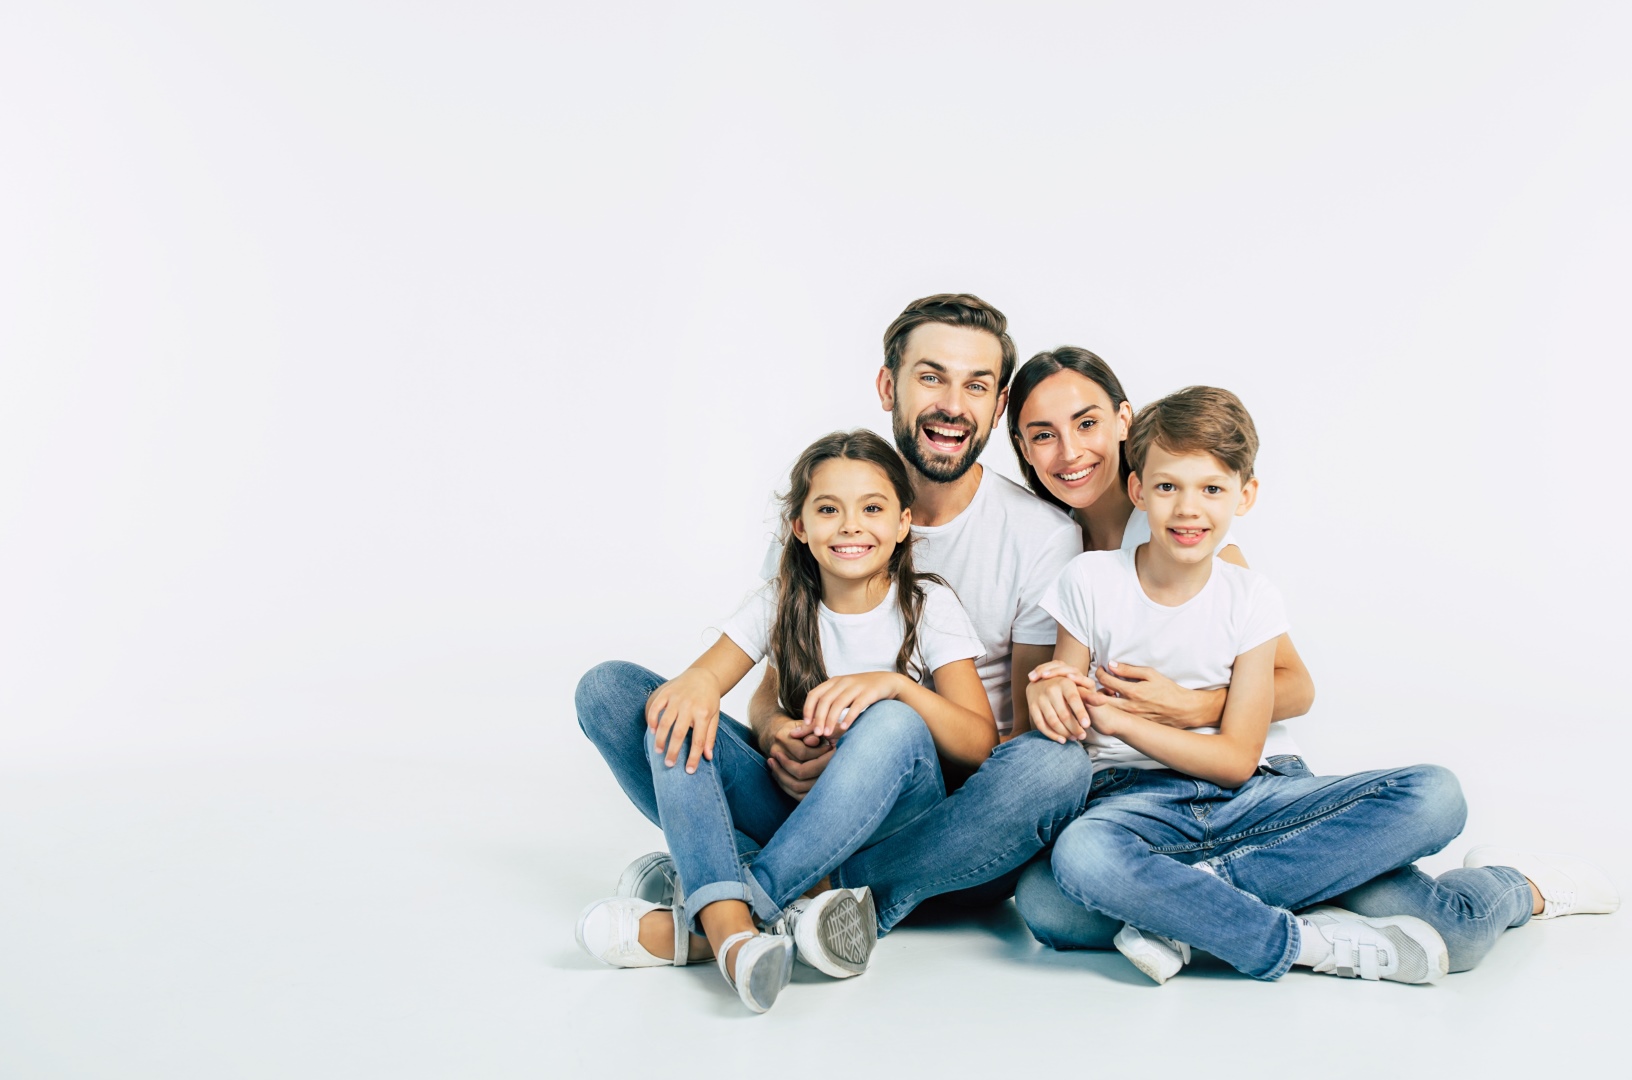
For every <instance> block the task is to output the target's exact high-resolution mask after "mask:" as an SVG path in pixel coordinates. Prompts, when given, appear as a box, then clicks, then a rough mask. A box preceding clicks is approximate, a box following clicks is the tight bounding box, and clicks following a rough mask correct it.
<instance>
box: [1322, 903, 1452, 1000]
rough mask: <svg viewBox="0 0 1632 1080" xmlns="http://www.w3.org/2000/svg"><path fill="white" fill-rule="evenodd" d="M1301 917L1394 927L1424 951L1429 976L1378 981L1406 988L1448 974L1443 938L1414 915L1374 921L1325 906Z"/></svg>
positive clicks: (1373, 919)
mask: <svg viewBox="0 0 1632 1080" xmlns="http://www.w3.org/2000/svg"><path fill="white" fill-rule="evenodd" d="M1303 914H1304V915H1330V916H1332V917H1334V918H1338V919H1344V920H1348V921H1352V922H1358V923H1365V924H1366V925H1367V926H1369V927H1371V928H1372V929H1374V930H1382V929H1385V928H1387V927H1394V928H1396V929H1398V930H1399V931H1400V932H1401V933H1403V934H1404V935H1405V936H1406V937H1408V938H1410V939H1411V940H1412V941H1414V942H1415V943H1416V944H1417V945H1418V946H1419V947H1420V948H1421V949H1422V951H1423V954H1424V956H1425V957H1426V958H1427V960H1428V974H1427V977H1425V978H1422V979H1392V978H1389V977H1388V976H1387V975H1383V976H1379V977H1378V979H1377V981H1378V982H1398V983H1405V984H1406V985H1408V986H1412V985H1422V984H1424V983H1431V982H1438V981H1439V980H1440V979H1443V978H1444V977H1445V976H1447V975H1449V974H1450V973H1451V954H1450V951H1449V950H1448V949H1446V947H1445V939H1444V938H1443V937H1441V936H1440V935H1439V931H1438V930H1435V929H1434V928H1433V927H1432V926H1431V925H1429V924H1428V923H1426V922H1424V921H1423V920H1422V919H1419V918H1417V917H1416V916H1415V915H1385V916H1380V917H1377V918H1367V917H1366V916H1364V915H1356V914H1355V913H1354V912H1352V911H1350V910H1348V909H1347V908H1340V907H1332V906H1330V905H1326V906H1324V907H1315V908H1310V909H1309V910H1308V911H1305V912H1303Z"/></svg>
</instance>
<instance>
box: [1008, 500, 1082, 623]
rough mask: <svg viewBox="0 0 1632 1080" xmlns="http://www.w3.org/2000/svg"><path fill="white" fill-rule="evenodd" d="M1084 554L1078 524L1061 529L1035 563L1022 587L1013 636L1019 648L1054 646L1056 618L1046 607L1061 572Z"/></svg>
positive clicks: (1067, 523) (1069, 523) (1028, 571)
mask: <svg viewBox="0 0 1632 1080" xmlns="http://www.w3.org/2000/svg"><path fill="white" fill-rule="evenodd" d="M1081 554H1082V530H1081V529H1079V528H1078V527H1077V523H1076V522H1074V521H1068V522H1066V523H1065V524H1063V525H1061V526H1060V527H1059V529H1057V530H1056V531H1055V532H1054V533H1053V535H1051V536H1049V538H1048V541H1047V543H1045V544H1043V545H1041V546H1040V547H1039V548H1038V549H1037V551H1036V554H1035V555H1034V556H1033V557H1032V559H1031V565H1030V566H1029V567H1028V568H1027V570H1026V577H1025V580H1024V582H1022V583H1021V586H1020V611H1019V614H1017V615H1016V616H1015V619H1014V631H1013V633H1012V634H1011V635H1010V636H1011V638H1012V640H1013V641H1014V643H1015V644H1016V645H1053V644H1054V617H1053V616H1052V614H1051V613H1050V612H1049V611H1048V610H1046V609H1045V608H1044V607H1043V605H1042V599H1043V597H1044V596H1046V595H1048V592H1049V589H1050V588H1052V587H1053V585H1054V582H1055V579H1056V578H1058V577H1059V576H1060V571H1062V570H1064V569H1065V566H1066V564H1067V563H1069V562H1070V561H1071V560H1072V559H1074V558H1076V557H1077V556H1078V555H1081Z"/></svg>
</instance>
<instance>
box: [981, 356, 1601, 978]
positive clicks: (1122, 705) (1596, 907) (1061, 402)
mask: <svg viewBox="0 0 1632 1080" xmlns="http://www.w3.org/2000/svg"><path fill="white" fill-rule="evenodd" d="M1132 417H1133V410H1132V407H1131V406H1130V405H1129V403H1128V399H1127V394H1126V393H1124V392H1123V390H1122V384H1121V382H1120V381H1119V380H1118V379H1117V377H1116V375H1115V373H1114V372H1112V371H1111V369H1110V367H1109V365H1107V364H1106V363H1105V361H1104V360H1102V359H1100V358H1099V357H1098V356H1095V355H1094V354H1093V353H1091V352H1089V351H1088V350H1087V349H1079V348H1073V347H1064V348H1059V349H1055V350H1052V351H1050V352H1043V353H1038V354H1037V355H1036V356H1033V357H1032V358H1031V359H1030V360H1028V361H1027V362H1026V364H1025V365H1024V366H1023V367H1022V368H1021V369H1020V370H1019V372H1017V373H1016V374H1015V377H1014V382H1013V384H1012V385H1011V387H1010V391H1009V403H1008V424H1009V438H1010V441H1011V442H1012V443H1013V445H1014V451H1015V456H1016V457H1017V458H1018V459H1019V461H1020V465H1021V469H1022V471H1023V472H1024V474H1025V479H1026V482H1027V484H1028V485H1029V486H1030V487H1031V489H1032V491H1034V492H1035V493H1036V494H1038V495H1039V496H1041V497H1042V498H1044V499H1047V500H1048V501H1050V502H1052V503H1054V504H1055V505H1057V506H1059V507H1061V508H1062V509H1064V510H1066V511H1067V512H1069V513H1071V514H1072V515H1073V516H1074V517H1075V518H1076V520H1077V522H1078V523H1079V524H1080V525H1081V526H1082V535H1083V546H1084V548H1086V549H1087V550H1090V551H1103V550H1112V549H1117V548H1121V549H1123V550H1128V549H1132V548H1137V547H1138V546H1139V545H1140V544H1142V543H1144V542H1145V541H1146V540H1148V539H1149V538H1150V527H1149V524H1148V523H1147V521H1146V520H1145V515H1144V513H1143V512H1142V511H1140V510H1138V509H1137V508H1136V507H1135V506H1134V505H1133V502H1132V500H1131V499H1129V497H1128V490H1127V475H1128V467H1127V464H1126V462H1125V460H1124V458H1123V455H1122V442H1123V441H1124V440H1125V439H1126V438H1127V435H1128V428H1129V425H1130V424H1131V423H1132ZM1219 557H1220V558H1222V559H1224V560H1226V561H1228V562H1232V563H1236V564H1238V565H1240V566H1246V565H1247V564H1246V560H1245V559H1244V558H1242V556H1241V552H1240V549H1239V548H1238V547H1236V546H1235V545H1233V544H1232V545H1229V546H1227V547H1225V548H1223V549H1222V550H1221V551H1220V553H1219ZM1107 666H1108V668H1109V670H1107V669H1106V668H1103V667H1102V668H1100V669H1099V670H1098V671H1096V672H1095V674H1096V675H1097V676H1098V684H1099V685H1098V686H1093V685H1091V684H1089V683H1083V684H1082V685H1083V688H1084V691H1085V693H1084V697H1085V698H1087V699H1088V701H1089V703H1090V704H1098V703H1101V702H1106V701H1109V700H1111V698H1110V697H1109V696H1108V695H1115V699H1116V706H1117V707H1118V708H1119V709H1121V710H1123V711H1126V712H1132V713H1137V714H1138V715H1141V716H1145V717H1147V718H1149V719H1153V720H1157V721H1160V722H1161V723H1164V724H1168V725H1170V726H1173V727H1185V728H1194V727H1205V726H1210V725H1213V724H1215V723H1217V721H1218V717H1219V716H1220V714H1221V713H1222V711H1223V703H1224V697H1225V694H1226V691H1225V690H1222V689H1220V690H1210V691H1209V690H1187V689H1185V688H1183V687H1180V686H1178V685H1177V684H1175V683H1173V682H1172V681H1171V680H1169V679H1167V678H1165V677H1163V676H1162V675H1161V674H1160V673H1159V672H1156V671H1153V670H1151V669H1148V668H1138V667H1130V666H1125V665H1118V664H1115V663H1111V664H1109V665H1107ZM1052 673H1053V672H1052V671H1051V670H1050V668H1049V667H1048V666H1047V665H1045V666H1044V667H1042V668H1039V669H1037V671H1036V672H1034V673H1033V678H1037V677H1041V676H1043V675H1046V674H1052ZM1062 673H1063V672H1062ZM1079 681H1080V677H1079ZM1313 700H1314V684H1313V682H1312V681H1311V680H1310V678H1309V673H1308V670H1307V669H1306V668H1305V667H1304V666H1303V662H1302V660H1301V659H1299V657H1298V654H1297V650H1296V649H1294V648H1293V646H1292V642H1291V639H1290V638H1289V637H1287V636H1286V635H1282V636H1281V638H1280V639H1279V640H1278V642H1277V645H1276V651H1275V707H1274V711H1273V714H1272V715H1273V718H1274V719H1275V720H1284V719H1287V718H1290V717H1293V716H1301V715H1303V714H1304V713H1305V712H1307V711H1308V709H1309V705H1310V704H1311V703H1312V702H1313ZM1017 731H1018V729H1017ZM1265 757H1266V760H1267V761H1268V763H1269V765H1268V767H1270V768H1272V769H1274V771H1276V772H1279V773H1282V774H1284V775H1289V776H1295V775H1308V772H1309V770H1308V767H1307V766H1306V765H1305V764H1304V763H1303V760H1302V757H1301V756H1300V755H1299V754H1298V753H1297V751H1296V748H1295V747H1293V746H1292V745H1291V741H1290V736H1289V735H1288V734H1287V733H1286V732H1285V730H1284V729H1279V728H1272V729H1271V733H1270V739H1269V740H1268V741H1266V744H1265ZM1451 794H1454V793H1448V794H1447V798H1449V797H1451ZM1454 797H1455V799H1456V800H1457V801H1458V802H1460V795H1459V794H1454ZM1465 865H1466V867H1467V868H1465V869H1461V870H1451V871H1449V872H1447V873H1445V874H1443V875H1441V876H1440V878H1439V879H1438V880H1435V879H1434V878H1431V877H1428V876H1427V875H1426V874H1423V873H1422V872H1421V871H1419V870H1417V869H1416V868H1415V867H1410V866H1408V867H1404V868H1402V869H1400V870H1395V871H1393V872H1391V873H1389V874H1385V875H1384V876H1382V877H1380V878H1377V879H1376V880H1374V881H1371V882H1368V883H1367V884H1365V885H1363V886H1361V887H1359V888H1357V889H1353V890H1350V891H1349V892H1347V893H1345V894H1343V895H1342V896H1340V897H1338V898H1336V900H1335V901H1333V902H1334V903H1336V904H1337V905H1339V906H1341V907H1343V908H1346V909H1348V910H1350V911H1353V912H1356V913H1358V914H1360V915H1363V916H1371V917H1387V916H1393V915H1414V916H1416V917H1418V918H1421V919H1424V920H1426V921H1427V922H1428V923H1429V925H1431V926H1433V927H1434V929H1435V930H1437V931H1438V932H1439V933H1440V935H1441V936H1442V937H1444V939H1445V943H1446V946H1447V948H1448V949H1449V952H1450V962H1451V970H1452V971H1464V970H1467V969H1468V968H1471V967H1473V966H1474V965H1475V964H1477V963H1478V962H1479V960H1480V959H1481V958H1483V956H1484V954H1485V953H1486V952H1487V951H1489V949H1490V947H1491V946H1492V945H1493V944H1494V943H1495V941H1496V938H1497V937H1498V936H1499V935H1500V934H1501V932H1502V931H1503V930H1505V929H1508V928H1509V927H1513V926H1520V925H1523V924H1524V923H1525V922H1527V921H1529V919H1530V918H1532V917H1540V918H1551V917H1554V916H1556V915H1563V914H1572V913H1587V912H1608V911H1614V910H1615V909H1616V908H1617V907H1618V906H1619V903H1620V901H1619V896H1618V895H1617V894H1616V893H1615V890H1614V888H1613V886H1612V885H1611V883H1610V882H1609V880H1608V878H1607V876H1605V875H1604V874H1603V872H1602V871H1601V870H1599V869H1598V868H1597V867H1595V866H1593V865H1592V864H1590V863H1586V862H1584V861H1583V860H1580V859H1574V858H1570V857H1567V856H1543V855H1536V854H1532V853H1525V852H1514V851H1500V850H1496V849H1489V848H1477V849H1475V850H1474V851H1472V852H1470V853H1469V854H1468V857H1467V860H1466V864H1465ZM1015 902H1016V904H1017V905H1018V906H1019V909H1020V913H1021V915H1022V916H1023V917H1024V918H1025V920H1026V923H1027V925H1028V926H1029V927H1030V928H1031V930H1032V933H1033V935H1034V936H1036V937H1037V939H1038V940H1039V941H1041V942H1043V943H1044V944H1045V945H1049V946H1051V947H1053V948H1056V949H1069V948H1089V949H1109V948H1111V947H1112V939H1113V938H1114V937H1115V935H1116V933H1117V931H1118V930H1119V929H1120V928H1121V927H1120V924H1119V923H1117V922H1115V921H1113V920H1111V919H1109V918H1107V917H1105V916H1103V915H1101V914H1100V913H1098V912H1096V911H1093V910H1091V909H1088V908H1085V907H1083V906H1081V905H1080V904H1077V903H1076V902H1075V901H1073V900H1071V899H1070V898H1069V897H1067V896H1066V895H1065V894H1064V893H1063V892H1062V891H1061V890H1060V888H1059V886H1058V885H1056V884H1055V881H1054V877H1053V873H1052V871H1051V869H1050V867H1049V863H1048V859H1047V856H1046V854H1045V855H1044V856H1042V857H1040V858H1039V859H1037V860H1036V861H1035V862H1033V863H1032V865H1031V866H1029V867H1028V868H1027V869H1026V871H1025V872H1024V873H1023V874H1022V875H1021V878H1020V882H1019V884H1018V886H1017V887H1016V890H1015ZM1164 944H1165V943H1164ZM1177 951H1178V952H1180V953H1182V955H1183V956H1184V957H1185V958H1186V959H1187V958H1188V949H1187V947H1177Z"/></svg>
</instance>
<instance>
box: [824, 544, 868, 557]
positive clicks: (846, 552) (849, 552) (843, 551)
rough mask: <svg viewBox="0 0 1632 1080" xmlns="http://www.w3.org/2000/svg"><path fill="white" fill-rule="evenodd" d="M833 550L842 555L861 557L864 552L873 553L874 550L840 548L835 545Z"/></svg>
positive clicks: (866, 548)
mask: <svg viewBox="0 0 1632 1080" xmlns="http://www.w3.org/2000/svg"><path fill="white" fill-rule="evenodd" d="M833 550H834V551H836V552H838V553H839V554H841V555H860V554H861V553H862V552H864V551H871V550H872V548H870V547H838V546H837V545H835V546H834V548H833Z"/></svg>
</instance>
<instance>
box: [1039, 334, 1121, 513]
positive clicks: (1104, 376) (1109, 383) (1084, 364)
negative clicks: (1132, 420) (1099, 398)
mask: <svg viewBox="0 0 1632 1080" xmlns="http://www.w3.org/2000/svg"><path fill="white" fill-rule="evenodd" d="M1061 371H1074V372H1076V373H1077V374H1078V375H1081V376H1082V377H1083V378H1085V379H1088V380H1090V381H1091V382H1093V383H1094V384H1095V385H1097V386H1098V387H1099V388H1100V389H1101V390H1103V391H1105V396H1106V397H1108V398H1110V399H1111V409H1112V410H1113V411H1114V410H1120V409H1121V408H1122V403H1123V402H1125V401H1127V400H1128V395H1127V394H1125V393H1123V392H1122V382H1121V380H1120V379H1118V378H1117V377H1116V372H1114V371H1112V370H1111V365H1109V364H1107V363H1106V362H1105V361H1103V360H1101V359H1100V358H1099V357H1098V356H1095V355H1094V354H1093V353H1091V352H1089V351H1088V350H1087V349H1079V348H1077V347H1076V346H1075V345H1061V346H1060V347H1059V348H1058V349H1050V350H1049V351H1047V352H1040V353H1038V354H1037V355H1036V356H1033V357H1032V358H1031V359H1030V360H1027V361H1026V362H1025V364H1024V365H1023V366H1022V367H1021V368H1020V370H1019V371H1017V372H1015V375H1014V383H1013V385H1011V386H1010V387H1009V443H1010V444H1011V445H1012V446H1013V447H1014V458H1015V460H1016V461H1017V462H1019V463H1020V472H1021V474H1022V475H1023V476H1025V478H1026V486H1027V487H1029V488H1030V489H1031V490H1032V491H1034V492H1036V493H1037V494H1038V495H1040V496H1042V497H1043V498H1045V499H1047V500H1048V501H1049V502H1051V503H1053V504H1054V505H1055V506H1058V507H1059V508H1060V509H1061V510H1064V511H1065V512H1066V513H1068V514H1069V513H1071V511H1072V507H1070V506H1067V505H1066V504H1065V503H1064V502H1062V501H1061V500H1060V499H1059V498H1058V497H1057V496H1056V495H1055V494H1054V493H1053V492H1052V491H1050V490H1048V488H1046V487H1044V486H1043V482H1042V480H1041V479H1040V478H1039V477H1038V476H1037V470H1036V469H1033V468H1032V467H1031V464H1030V463H1029V462H1027V461H1026V455H1025V453H1024V451H1023V450H1022V448H1021V445H1020V439H1021V437H1022V436H1021V434H1020V410H1021V409H1023V408H1025V407H1026V399H1027V398H1028V397H1030V396H1031V392H1032V391H1033V390H1035V389H1037V384H1038V383H1040V382H1042V381H1043V380H1044V379H1046V378H1048V377H1049V376H1050V375H1054V374H1057V373H1059V372H1061ZM1130 471H1131V470H1130V469H1129V467H1128V455H1127V454H1126V453H1124V452H1123V448H1122V447H1120V446H1119V447H1118V448H1117V468H1116V473H1117V476H1118V477H1119V478H1120V479H1121V481H1122V486H1123V487H1126V486H1127V484H1128V473H1129V472H1130Z"/></svg>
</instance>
